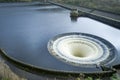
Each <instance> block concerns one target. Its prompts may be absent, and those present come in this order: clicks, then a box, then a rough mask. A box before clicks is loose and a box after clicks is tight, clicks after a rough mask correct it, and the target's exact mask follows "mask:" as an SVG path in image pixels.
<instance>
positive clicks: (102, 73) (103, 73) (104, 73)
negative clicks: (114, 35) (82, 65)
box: [0, 49, 117, 77]
mask: <svg viewBox="0 0 120 80" xmlns="http://www.w3.org/2000/svg"><path fill="white" fill-rule="evenodd" d="M0 55H1V56H2V57H3V58H4V59H6V60H7V61H8V62H10V63H12V64H13V65H15V66H17V67H18V68H21V69H23V70H25V71H28V72H35V73H41V72H42V73H44V74H52V75H63V76H65V75H69V74H70V75H74V76H78V75H80V74H83V75H86V76H93V77H96V76H102V77H105V76H111V75H112V74H114V73H116V72H117V71H116V70H114V69H113V70H107V71H96V72H83V73H79V72H74V71H67V72H66V71H61V70H60V71H58V70H52V69H45V68H42V67H37V66H34V65H31V64H27V63H24V62H22V61H19V60H16V59H14V58H12V57H10V56H8V55H7V54H6V53H5V52H4V50H2V49H0Z"/></svg>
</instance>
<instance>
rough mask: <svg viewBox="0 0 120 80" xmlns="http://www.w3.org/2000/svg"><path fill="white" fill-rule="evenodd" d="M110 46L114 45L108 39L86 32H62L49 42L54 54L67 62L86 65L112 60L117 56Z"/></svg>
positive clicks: (101, 63)
mask: <svg viewBox="0 0 120 80" xmlns="http://www.w3.org/2000/svg"><path fill="white" fill-rule="evenodd" d="M110 48H114V46H113V45H112V44H110V43H109V42H108V41H106V40H104V39H102V38H100V37H97V36H94V35H91V34H85V33H66V34H60V35H58V36H55V37H54V38H53V39H52V40H50V41H49V43H48V50H49V52H50V53H51V54H52V55H53V56H55V57H57V58H58V59H60V60H62V61H64V62H66V63H69V64H72V65H75V66H84V67H92V66H95V65H98V64H99V65H104V64H108V63H109V62H111V61H112V60H113V59H114V58H115V52H112V51H111V50H110ZM114 50H115V48H114ZM85 65H86V66H85Z"/></svg>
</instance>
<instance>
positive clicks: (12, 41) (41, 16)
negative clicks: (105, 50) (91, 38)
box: [0, 6, 120, 71]
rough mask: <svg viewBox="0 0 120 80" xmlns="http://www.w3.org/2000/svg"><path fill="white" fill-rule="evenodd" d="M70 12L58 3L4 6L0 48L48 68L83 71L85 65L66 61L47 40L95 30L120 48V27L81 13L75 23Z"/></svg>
mask: <svg viewBox="0 0 120 80" xmlns="http://www.w3.org/2000/svg"><path fill="white" fill-rule="evenodd" d="M69 13H70V11H68V10H66V9H63V8H60V7H57V6H27V7H11V8H9V7H5V8H4V7H2V8H0V48H3V49H4V50H5V51H6V52H7V54H8V55H10V56H12V57H14V58H16V59H18V60H21V61H24V62H27V63H30V64H33V65H36V66H41V67H44V68H50V69H60V70H65V69H66V70H68V71H69V70H75V71H82V70H83V68H79V67H75V66H72V65H69V64H65V63H63V62H61V61H59V60H57V59H56V58H54V57H53V56H51V55H50V54H49V52H48V50H47V43H48V41H49V39H51V38H53V37H54V36H56V35H58V34H61V33H68V32H83V33H89V34H94V35H97V36H99V37H102V38H104V39H106V40H108V41H110V42H111V43H112V44H113V45H114V46H115V47H116V48H117V50H118V52H120V45H119V42H120V37H119V34H120V31H119V30H117V29H115V28H113V27H110V26H108V25H105V24H103V23H100V22H97V21H95V20H92V19H90V18H86V17H80V18H78V19H77V21H76V22H75V23H74V22H72V21H71V18H70V17H69ZM117 62H119V61H117ZM115 64H116V63H115ZM56 66H57V67H56ZM84 70H86V71H92V70H93V69H86V68H84Z"/></svg>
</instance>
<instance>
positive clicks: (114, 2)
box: [53, 0, 120, 14]
mask: <svg viewBox="0 0 120 80" xmlns="http://www.w3.org/2000/svg"><path fill="white" fill-rule="evenodd" d="M53 1H55V2H59V3H65V4H70V5H75V6H82V7H87V8H94V9H99V10H103V11H108V12H112V13H117V14H120V0H53Z"/></svg>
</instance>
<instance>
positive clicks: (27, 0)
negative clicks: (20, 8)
mask: <svg viewBox="0 0 120 80" xmlns="http://www.w3.org/2000/svg"><path fill="white" fill-rule="evenodd" d="M31 1H32V0H0V2H31Z"/></svg>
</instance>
